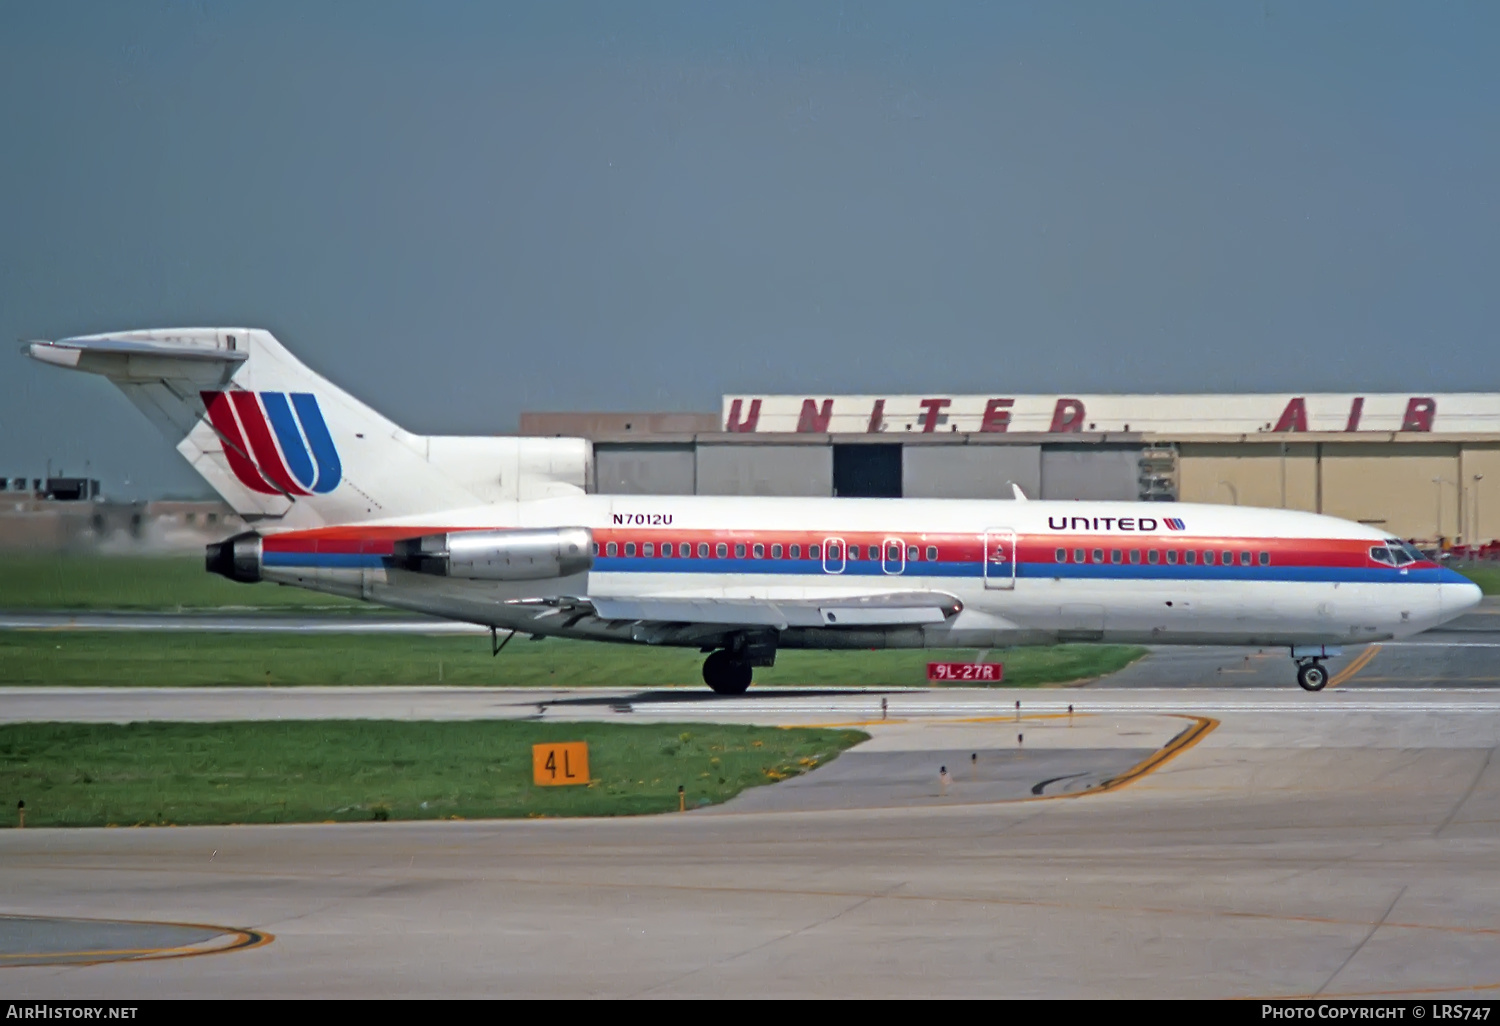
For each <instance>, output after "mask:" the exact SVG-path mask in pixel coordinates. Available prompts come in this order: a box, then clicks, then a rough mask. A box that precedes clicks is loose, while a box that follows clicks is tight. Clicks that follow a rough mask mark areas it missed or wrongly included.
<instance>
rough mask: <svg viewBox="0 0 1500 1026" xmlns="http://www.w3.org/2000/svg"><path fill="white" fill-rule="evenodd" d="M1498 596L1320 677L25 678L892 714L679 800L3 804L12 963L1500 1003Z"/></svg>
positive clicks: (166, 697)
mask: <svg viewBox="0 0 1500 1026" xmlns="http://www.w3.org/2000/svg"><path fill="white" fill-rule="evenodd" d="M1491 622H1493V621H1487V620H1486V621H1480V622H1479V624H1478V625H1472V624H1460V625H1459V629H1458V630H1456V631H1450V632H1447V633H1445V634H1442V635H1436V634H1429V635H1423V636H1420V637H1419V638H1416V639H1413V640H1412V641H1410V642H1407V643H1398V644H1386V645H1383V646H1378V647H1377V646H1370V648H1369V649H1365V650H1362V651H1358V652H1351V653H1350V654H1349V656H1347V657H1346V658H1345V659H1344V660H1342V661H1341V662H1340V663H1337V664H1334V665H1333V667H1332V668H1333V670H1334V673H1333V677H1334V681H1335V683H1334V684H1333V685H1331V686H1330V687H1329V688H1328V689H1327V690H1325V691H1324V692H1322V693H1319V694H1307V693H1304V692H1302V691H1301V690H1300V689H1298V688H1297V687H1296V686H1295V683H1294V682H1293V681H1292V677H1291V662H1290V660H1289V659H1287V657H1286V655H1285V653H1282V652H1279V651H1278V652H1267V653H1264V654H1260V653H1254V652H1252V653H1248V655H1249V658H1248V659H1246V655H1247V653H1244V652H1241V651H1236V650H1212V649H1196V650H1195V649H1175V650H1174V649H1161V650H1157V651H1154V652H1153V653H1152V654H1151V656H1150V657H1148V658H1147V659H1146V660H1143V661H1142V662H1140V663H1137V664H1136V665H1135V666H1133V667H1130V668H1128V669H1127V670H1125V671H1123V672H1122V673H1121V674H1119V675H1116V676H1115V677H1114V678H1109V679H1106V680H1104V681H1101V682H1097V683H1095V684H1092V685H1089V686H1085V687H1079V688H1051V689H1034V690H1025V691H1007V690H1000V689H960V688H945V689H935V690H927V689H899V688H898V689H869V688H860V687H848V688H826V689H816V690H813V689H808V690H803V691H795V690H791V689H765V690H752V691H751V692H750V693H748V694H747V695H744V696H740V697H735V698H724V697H720V696H715V695H712V694H711V693H709V692H707V691H706V690H700V689H656V690H653V689H590V690H575V691H562V690H540V689H521V688H504V689H484V688H469V689H463V688H294V689H267V688H259V689H257V688H246V689H233V688H226V689H120V688H100V689H75V688H26V689H22V688H9V689H5V690H4V691H3V692H0V720H3V721H7V722H17V721H22V720H36V719H73V720H105V721H127V720H134V719H193V720H209V721H213V720H232V719H245V718H256V719H260V718H269V719H275V718H319V717H327V716H336V717H353V718H387V717H393V718H410V719H428V718H450V719H451V718H465V719H468V718H479V719H485V718H526V719H545V720H585V719H586V720H593V719H607V720H615V721H621V722H638V721H646V720H658V721H703V720H714V721H739V722H755V723H767V724H782V725H798V724H814V723H816V724H848V725H857V726H858V727H859V728H860V729H863V730H865V731H867V732H868V733H870V734H871V740H870V741H868V742H866V743H864V744H862V745H860V746H859V747H857V748H855V749H854V750H852V751H850V752H848V753H846V754H845V755H843V756H841V757H840V758H839V759H837V760H835V761H833V762H832V763H830V764H827V765H826V766H824V767H821V768H819V769H818V770H816V771H814V772H812V773H810V774H807V775H806V776H803V777H797V778H793V779H792V780H790V781H786V782H784V783H782V784H779V785H775V786H767V787H761V788H756V789H753V790H751V791H748V792H745V793H744V794H742V795H741V796H739V797H738V798H736V799H735V800H733V801H731V802H729V803H727V804H725V805H723V806H719V807H710V808H703V809H698V810H694V811H689V812H687V813H682V814H673V815H667V816H656V817H631V818H620V819H596V820H526V821H491V822H468V823H465V822H425V823H370V824H345V825H318V824H309V825H304V826H283V827H261V826H255V827H244V826H242V827H199V828H159V829H149V828H143V829H119V830H38V829H34V828H32V829H26V830H0V912H3V914H0V981H3V983H4V984H5V986H4V993H5V994H6V996H7V997H9V998H16V999H36V998H90V997H97V998H115V999H124V1000H129V999H133V998H151V997H161V996H194V997H247V998H249V997H266V996H283V995H285V996H330V997H356V998H360V997H363V998H370V997H411V998H433V997H471V996H480V997H483V996H493V997H509V996H515V997H549V996H556V997H569V996H598V997H633V996H642V997H764V996H791V997H799V996H802V997H841V996H860V997H875V998H879V997H967V996H1004V997H1029V996H1050V997H1094V998H1107V997H1244V998H1259V997H1286V996H1306V997H1312V996H1317V997H1340V996H1348V997H1354V996H1358V997H1379V996H1389V997H1399V998H1412V997H1420V998H1432V999H1440V998H1446V997H1472V998H1486V997H1491V998H1492V997H1493V996H1494V994H1495V993H1496V992H1500V927H1497V926H1496V924H1497V923H1500V875H1497V873H1496V867H1497V866H1500V758H1497V756H1496V750H1497V748H1500V688H1495V687H1493V686H1492V682H1493V680H1494V674H1495V669H1494V666H1495V659H1496V655H1497V654H1500V652H1497V647H1500V640H1497V639H1496V637H1495V635H1496V634H1500V632H1492V631H1490V630H1488V629H1487V628H1488V624H1489V623H1491ZM1476 626H1477V628H1478V629H1476ZM1215 671H1218V672H1215ZM1130 675H1133V676H1130ZM1017 701H1019V702H1020V703H1021V706H1020V708H1019V709H1017V708H1016V706H1015V703H1016V702H1017ZM1069 706H1072V707H1073V708H1072V711H1071V714H1070V712H1069V709H1068V707H1069Z"/></svg>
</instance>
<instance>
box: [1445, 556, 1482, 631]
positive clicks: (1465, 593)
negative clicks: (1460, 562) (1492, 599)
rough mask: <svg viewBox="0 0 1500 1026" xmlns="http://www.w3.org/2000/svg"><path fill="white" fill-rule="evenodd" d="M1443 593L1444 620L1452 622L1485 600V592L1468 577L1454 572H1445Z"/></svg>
mask: <svg viewBox="0 0 1500 1026" xmlns="http://www.w3.org/2000/svg"><path fill="white" fill-rule="evenodd" d="M1440 590H1441V592H1442V603H1443V619H1444V620H1451V619H1453V618H1454V617H1455V616H1462V615H1463V614H1465V613H1467V612H1468V611H1469V610H1471V609H1473V608H1474V607H1475V606H1477V605H1479V601H1480V600H1481V599H1482V598H1484V592H1482V591H1480V590H1479V585H1477V584H1475V583H1474V582H1473V581H1471V580H1469V579H1468V578H1467V577H1465V576H1463V575H1462V574H1460V573H1456V572H1454V571H1452V570H1446V569H1445V570H1444V571H1443V581H1442V585H1441V587H1440Z"/></svg>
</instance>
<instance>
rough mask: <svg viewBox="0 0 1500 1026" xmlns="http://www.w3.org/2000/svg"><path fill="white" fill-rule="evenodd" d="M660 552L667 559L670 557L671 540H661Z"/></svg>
mask: <svg viewBox="0 0 1500 1026" xmlns="http://www.w3.org/2000/svg"><path fill="white" fill-rule="evenodd" d="M661 554H662V555H663V556H666V557H667V558H668V559H670V558H671V557H672V543H671V542H662V543H661Z"/></svg>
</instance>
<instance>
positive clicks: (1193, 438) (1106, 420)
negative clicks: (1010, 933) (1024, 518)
mask: <svg viewBox="0 0 1500 1026" xmlns="http://www.w3.org/2000/svg"><path fill="white" fill-rule="evenodd" d="M720 430H721V432H722V434H721V435H720V436H719V439H720V440H722V441H724V442H727V441H729V440H730V439H733V440H736V441H741V442H743V443H748V444H752V445H761V446H774V445H777V444H781V445H789V444H792V443H794V442H801V443H804V444H819V443H821V444H825V445H827V446H829V447H830V448H831V449H832V450H833V452H832V453H831V454H830V456H831V462H832V463H833V464H834V467H833V473H832V482H833V483H832V489H833V491H834V492H835V493H836V494H844V492H841V491H840V489H839V482H838V477H839V475H838V473H837V469H838V468H837V457H838V450H839V449H845V450H848V451H849V452H850V453H851V458H852V459H856V461H857V460H858V459H861V458H862V459H864V463H865V464H871V465H873V464H874V463H878V462H879V461H878V460H876V459H875V458H874V454H873V451H872V452H871V453H870V454H869V455H868V457H859V455H858V453H857V452H855V450H854V446H856V445H859V444H861V443H863V444H865V445H885V446H886V447H887V449H888V451H889V452H890V453H891V454H893V455H890V456H889V457H888V458H887V462H888V463H889V462H890V461H891V460H893V459H895V458H896V455H894V454H895V453H896V451H897V447H899V459H900V468H899V474H900V488H901V492H902V494H907V495H924V494H925V495H953V496H957V497H968V496H974V497H980V496H992V497H996V498H1003V497H1006V496H1008V495H1009V494H1010V484H1011V483H1012V482H1014V483H1016V484H1019V485H1021V487H1022V488H1023V489H1026V490H1027V492H1028V494H1035V495H1041V496H1043V497H1046V498H1127V497H1130V498H1162V499H1166V498H1178V499H1181V500H1183V501H1189V502H1221V503H1237V504H1240V505H1254V506H1270V507H1287V508H1294V509H1307V510H1314V511H1318V512H1325V513H1331V514H1334V515H1336V516H1342V517H1347V518H1349V519H1353V520H1364V521H1367V522H1370V523H1376V524H1381V525H1383V526H1385V527H1386V528H1387V529H1388V530H1390V531H1392V532H1394V533H1396V534H1400V535H1402V536H1404V537H1410V538H1419V539H1434V538H1437V537H1439V536H1441V537H1443V538H1445V539H1449V540H1451V539H1454V538H1461V539H1463V540H1465V541H1483V540H1487V539H1491V538H1494V537H1496V536H1497V535H1500V394H1495V393H1475V392H1464V393H1440V394H1421V395H1412V394H1366V395H1357V394H1305V395H1296V394H1290V393H1288V394H1280V395H1244V394H1239V395H1004V394H989V395H984V394H976V395H886V396H879V395H841V396H806V395H727V396H725V397H724V398H723V406H722V409H721V413H720ZM747 436H748V437H747ZM809 436H821V437H819V438H816V439H815V438H814V437H809ZM752 439H753V441H752ZM778 440H779V441H778ZM770 456H771V454H770V453H769V452H767V453H766V454H765V457H764V458H765V459H766V460H767V461H768V462H767V465H768V466H769V465H770ZM803 459H804V460H806V459H807V457H803ZM846 462H847V461H846ZM847 476H848V475H846V477H847ZM740 478H741V480H742V481H746V480H748V481H750V487H749V488H748V489H747V490H757V487H759V486H756V485H755V478H756V475H755V474H753V473H751V474H749V476H748V477H746V475H745V474H744V473H742V474H741V475H740ZM762 480H769V478H766V477H764V476H763V478H762ZM877 494H881V493H880V492H879V491H878V490H877Z"/></svg>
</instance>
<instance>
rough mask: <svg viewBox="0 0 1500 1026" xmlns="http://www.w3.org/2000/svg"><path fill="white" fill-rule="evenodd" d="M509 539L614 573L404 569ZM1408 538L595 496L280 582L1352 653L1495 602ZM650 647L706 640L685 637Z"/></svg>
mask: <svg viewBox="0 0 1500 1026" xmlns="http://www.w3.org/2000/svg"><path fill="white" fill-rule="evenodd" d="M508 527H586V528H588V529H589V530H590V531H591V532H592V536H593V543H594V546H595V552H594V561H593V566H592V568H591V569H590V570H589V571H587V572H586V573H583V574H578V575H574V576H573V577H569V578H562V579H559V580H555V581H547V582H492V581H465V580H460V579H456V578H434V577H429V576H427V575H424V574H419V573H411V572H407V571H404V570H402V569H399V568H396V567H394V566H393V565H392V560H391V558H390V556H391V547H392V545H393V544H394V543H395V542H396V541H398V540H399V539H401V538H407V537H411V536H413V535H421V534H430V533H435V532H439V531H462V530H470V529H483V528H491V529H493V528H508ZM1390 542H1391V544H1390V545H1388V540H1387V538H1386V536H1385V535H1384V534H1383V533H1382V532H1380V531H1379V530H1376V529H1374V528H1370V527H1367V526H1365V525H1361V524H1355V523H1351V522H1348V521H1343V520H1338V519H1336V518H1332V517H1326V516H1319V515H1316V514H1310V513H1302V512H1296V511H1287V510H1266V509H1251V508H1242V507H1222V506H1201V505H1189V504H1178V503H1095V502H1045V501H1034V502H986V501H967V500H915V499H802V498H710V497H689V496H587V497H579V498H572V499H563V500H547V501H540V502H529V503H510V504H501V505H497V506H491V507H482V508H478V509H472V510H462V511H453V512H452V513H449V514H447V515H445V516H441V517H431V516H428V517H421V518H404V519H401V520H397V521H390V522H373V523H364V524H360V525H357V526H355V527H349V528H339V527H333V528H320V529H315V530H312V531H295V532H287V533H282V534H270V535H268V537H267V538H266V541H265V553H264V564H265V565H264V570H263V574H264V576H265V577H266V579H269V580H280V581H284V582H285V583H295V584H300V585H302V586H304V587H314V588H320V589H322V590H328V591H335V592H338V593H342V594H358V595H359V596H360V597H363V598H367V599H370V600H373V601H377V602H381V603H384V604H388V605H392V606H397V607H400V608H405V609H411V610H420V611H424V612H431V613H436V614H439V615H443V616H452V617H458V618H463V619H469V620H473V621H475V622H480V623H486V624H490V625H493V626H497V627H504V628H512V629H520V630H526V631H529V632H531V633H536V634H559V635H566V636H576V637H591V638H599V639H604V640H642V639H641V638H640V637H639V632H636V633H635V634H632V632H631V629H630V624H629V623H628V622H624V621H628V619H629V618H628V617H626V618H624V620H619V619H614V618H609V617H586V618H581V619H577V620H574V621H573V622H571V623H569V622H567V621H568V620H569V619H570V618H568V617H565V616H558V615H549V616H541V617H538V616H537V615H536V613H537V611H536V609H535V608H533V606H532V605H531V604H530V602H531V601H532V600H537V599H548V598H558V597H568V596H572V597H578V598H586V599H590V600H603V601H608V600H611V599H615V598H629V599H643V598H648V599H654V600H656V601H658V602H663V603H666V602H670V601H673V600H680V601H682V602H700V603H701V602H713V601H715V600H726V601H735V600H738V601H759V602H763V603H766V604H769V605H772V606H775V605H776V604H777V603H778V602H780V603H788V604H791V603H801V604H804V605H805V604H807V603H816V602H817V601H818V600H820V599H824V598H830V599H833V598H837V596H839V595H840V594H841V593H847V594H854V593H857V594H860V595H869V594H871V593H872V592H893V593H894V592H913V591H921V592H933V593H942V594H947V595H951V596H952V597H953V598H954V599H956V600H957V605H958V608H957V610H956V611H955V612H953V613H952V615H948V616H945V617H943V618H942V619H941V621H940V622H929V623H911V624H894V625H891V624H885V625H879V626H866V625H862V624H859V623H847V622H838V621H837V620H835V621H834V622H827V621H819V622H817V623H799V622H797V621H798V617H796V616H794V615H793V616H789V617H788V618H787V621H786V622H784V623H783V624H777V625H776V626H777V627H778V630H779V642H778V644H779V647H782V648H866V647H872V646H875V647H918V648H920V647H976V646H978V647H989V646H1004V645H1017V644H1045V643H1052V642H1058V641H1110V642H1129V643H1152V644H1233V645H1286V646H1315V645H1330V646H1336V645H1343V644H1362V643H1366V642H1373V641H1382V640H1386V639H1390V638H1397V637H1402V636H1405V635H1409V634H1413V633H1416V632H1418V631H1421V630H1426V629H1428V628H1430V627H1432V626H1435V625H1437V624H1438V623H1441V622H1443V621H1444V620H1445V619H1448V618H1451V617H1452V616H1454V615H1457V614H1459V613H1461V612H1463V611H1464V610H1465V609H1467V608H1469V607H1471V606H1472V605H1473V604H1474V602H1475V601H1476V600H1477V589H1476V588H1475V587H1474V585H1473V584H1471V583H1470V582H1468V581H1467V580H1466V579H1464V578H1463V577H1461V576H1460V575H1458V574H1456V573H1454V572H1453V571H1450V570H1447V569H1445V568H1442V567H1440V566H1439V565H1437V564H1435V563H1433V562H1431V561H1428V560H1426V559H1425V558H1424V559H1420V560H1419V559H1414V558H1411V557H1409V556H1407V555H1405V554H1404V553H1402V554H1400V555H1396V554H1395V550H1394V548H1393V545H1394V544H1398V543H1395V542H1394V540H1390ZM1372 553H1373V554H1372ZM1376 554H1378V555H1380V556H1381V557H1382V558H1377V555H1376ZM1398 564H1399V565H1398ZM645 640H656V641H657V643H661V644H699V643H700V642H699V641H697V640H694V637H693V636H691V635H680V636H673V635H672V634H671V633H670V632H665V633H662V634H661V636H660V638H659V639H645Z"/></svg>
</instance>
